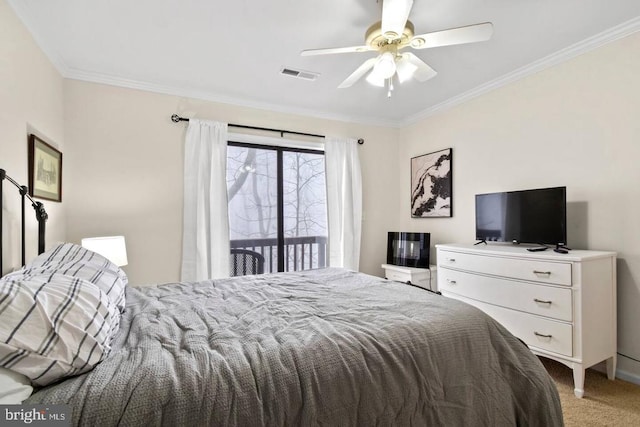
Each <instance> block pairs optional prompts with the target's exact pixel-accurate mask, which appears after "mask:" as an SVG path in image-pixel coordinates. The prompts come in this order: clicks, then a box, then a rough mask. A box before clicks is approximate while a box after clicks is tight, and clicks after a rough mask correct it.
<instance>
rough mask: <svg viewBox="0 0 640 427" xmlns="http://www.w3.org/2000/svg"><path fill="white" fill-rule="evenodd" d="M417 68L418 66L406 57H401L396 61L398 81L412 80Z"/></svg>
mask: <svg viewBox="0 0 640 427" xmlns="http://www.w3.org/2000/svg"><path fill="white" fill-rule="evenodd" d="M417 70H418V66H417V65H415V64H412V63H411V62H409V61H407V60H406V59H405V58H404V57H400V59H399V60H398V62H397V63H396V72H397V73H398V81H399V82H400V83H404V82H406V81H407V80H410V79H411V78H412V77H413V75H414V73H415V72H416V71H417Z"/></svg>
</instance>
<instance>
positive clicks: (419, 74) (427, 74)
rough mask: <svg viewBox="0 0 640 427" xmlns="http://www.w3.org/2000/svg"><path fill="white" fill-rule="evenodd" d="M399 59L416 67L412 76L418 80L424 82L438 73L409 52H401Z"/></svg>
mask: <svg viewBox="0 0 640 427" xmlns="http://www.w3.org/2000/svg"><path fill="white" fill-rule="evenodd" d="M400 61H407V62H408V63H409V64H411V65H413V66H414V67H416V70H415V71H414V72H413V78H415V79H416V80H417V81H419V82H426V81H427V80H429V79H431V78H433V77H435V76H436V75H437V74H438V73H437V71H436V70H434V69H433V68H431V67H430V66H428V65H427V64H426V63H425V62H424V61H423V60H422V59H420V58H418V57H417V56H415V55H414V54H413V53H411V52H405V53H403V54H402V59H400Z"/></svg>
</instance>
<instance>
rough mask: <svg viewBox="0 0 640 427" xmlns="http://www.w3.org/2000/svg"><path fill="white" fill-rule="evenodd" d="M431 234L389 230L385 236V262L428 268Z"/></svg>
mask: <svg viewBox="0 0 640 427" xmlns="http://www.w3.org/2000/svg"><path fill="white" fill-rule="evenodd" d="M430 243H431V234H429V233H409V232H400V231H390V232H389V233H388V236H387V264H392V265H400V266H403V267H417V268H429V250H430Z"/></svg>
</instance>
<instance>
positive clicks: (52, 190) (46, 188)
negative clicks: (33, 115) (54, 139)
mask: <svg viewBox="0 0 640 427" xmlns="http://www.w3.org/2000/svg"><path fill="white" fill-rule="evenodd" d="M29 195H30V196H31V197H37V198H39V199H45V200H52V201H54V202H61V201H62V153H61V152H60V151H58V150H57V149H55V148H54V147H52V146H51V145H49V144H47V143H46V142H44V141H43V140H42V139H40V138H38V137H37V136H35V135H33V134H31V135H29Z"/></svg>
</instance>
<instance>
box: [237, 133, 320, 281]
mask: <svg viewBox="0 0 640 427" xmlns="http://www.w3.org/2000/svg"><path fill="white" fill-rule="evenodd" d="M282 163H283V164H282V169H283V200H282V203H283V208H284V215H283V218H282V221H283V225H284V236H285V271H292V270H304V269H309V268H317V267H324V266H325V264H326V262H325V259H326V258H325V255H326V254H325V252H326V241H327V209H326V185H325V175H324V156H323V155H322V154H316V153H307V152H297V151H284V152H283V157H282ZM277 167H278V166H277V152H276V151H275V150H270V149H262V148H247V147H239V146H233V145H230V146H229V147H228V150H227V189H228V198H229V227H230V238H231V243H232V247H244V248H248V249H251V250H255V251H256V252H260V253H262V254H263V255H264V256H265V259H266V263H265V272H273V271H277V229H278V200H277V197H278V191H277V188H278V183H277Z"/></svg>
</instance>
